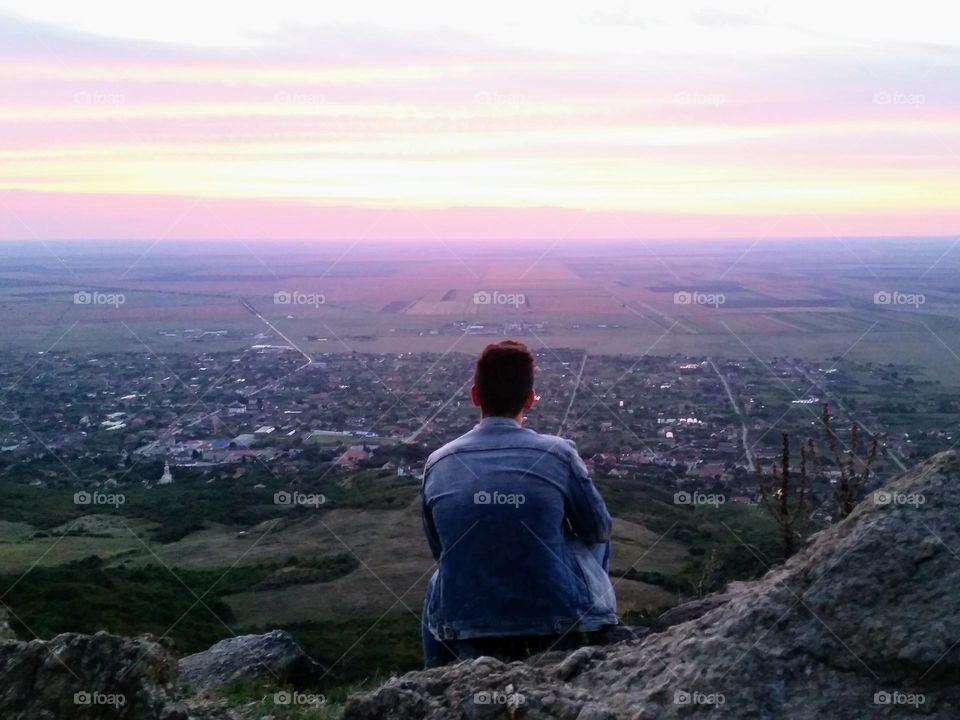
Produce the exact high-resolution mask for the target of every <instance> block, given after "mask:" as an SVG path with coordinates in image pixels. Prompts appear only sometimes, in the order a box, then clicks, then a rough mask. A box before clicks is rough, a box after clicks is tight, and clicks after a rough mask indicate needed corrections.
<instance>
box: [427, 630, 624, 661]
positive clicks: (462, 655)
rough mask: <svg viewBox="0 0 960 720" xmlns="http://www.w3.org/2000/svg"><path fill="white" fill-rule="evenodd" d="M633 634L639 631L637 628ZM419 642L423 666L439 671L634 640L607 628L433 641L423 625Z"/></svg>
mask: <svg viewBox="0 0 960 720" xmlns="http://www.w3.org/2000/svg"><path fill="white" fill-rule="evenodd" d="M637 630H641V632H642V629H640V628H637ZM420 631H421V635H422V640H423V665H424V667H426V668H432V667H440V666H442V665H447V664H449V663H454V662H459V661H460V660H473V659H474V658H478V657H481V656H484V655H485V656H488V657H494V658H497V659H498V660H502V661H504V662H513V661H514V660H524V659H526V658H528V657H530V656H531V655H536V654H537V653H541V652H546V651H549V650H563V651H565V652H570V651H572V650H576V649H577V648H580V647H585V646H587V645H609V644H611V643H613V642H620V641H622V640H629V639H633V638H635V637H638V635H637V634H635V633H634V632H633V630H630V629H627V628H626V627H624V626H622V625H611V626H608V627H605V628H602V629H600V630H596V631H594V632H580V631H577V630H571V631H570V632H568V633H565V634H559V635H518V636H512V637H479V638H466V639H462V640H437V639H436V638H435V637H434V636H433V633H431V632H430V630H428V629H427V626H426V625H425V624H422V625H421V626H420Z"/></svg>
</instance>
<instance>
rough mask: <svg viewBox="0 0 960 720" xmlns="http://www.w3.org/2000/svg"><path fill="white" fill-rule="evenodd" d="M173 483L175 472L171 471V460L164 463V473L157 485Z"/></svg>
mask: <svg viewBox="0 0 960 720" xmlns="http://www.w3.org/2000/svg"><path fill="white" fill-rule="evenodd" d="M172 483H173V474H172V473H171V472H170V461H169V460H167V461H166V462H164V463H163V475H161V476H160V479H159V480H158V481H157V485H171V484H172Z"/></svg>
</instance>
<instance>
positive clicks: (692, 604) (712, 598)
mask: <svg viewBox="0 0 960 720" xmlns="http://www.w3.org/2000/svg"><path fill="white" fill-rule="evenodd" d="M749 586H750V583H746V582H732V583H728V584H727V586H726V587H725V588H724V589H723V590H722V591H721V592H715V593H712V594H710V595H707V596H705V597H702V598H698V599H697V600H690V601H689V602H685V603H681V604H680V605H677V606H676V607H674V608H670V609H669V610H667V611H666V612H664V613H662V614H661V615H660V616H659V617H658V618H657V619H656V620H654V621H653V625H651V626H650V627H651V630H653V631H655V632H659V631H662V630H666V629H667V628H668V627H673V626H674V625H679V624H680V623H685V622H690V621H691V620H696V619H697V618H698V617H700V616H701V615H706V614H707V613H708V612H710V611H711V610H715V609H716V608H718V607H720V606H721V605H726V604H727V603H728V602H730V601H731V600H733V598H735V597H736V596H737V595H738V594H739V593H741V592H743V591H744V590H746V589H747V588H748V587H749Z"/></svg>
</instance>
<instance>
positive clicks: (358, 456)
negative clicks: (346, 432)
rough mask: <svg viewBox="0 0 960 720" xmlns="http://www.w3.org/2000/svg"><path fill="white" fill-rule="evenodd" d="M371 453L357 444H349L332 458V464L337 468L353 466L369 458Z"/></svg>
mask: <svg viewBox="0 0 960 720" xmlns="http://www.w3.org/2000/svg"><path fill="white" fill-rule="evenodd" d="M371 455H372V453H369V452H367V451H366V450H364V449H363V448H362V447H361V446H359V445H351V446H350V447H348V448H347V449H346V450H344V451H343V453H341V455H340V457H338V458H337V459H336V460H334V463H333V464H334V465H336V466H337V467H339V468H353V467H356V466H357V463H359V462H361V461H363V460H367V459H369V458H370V456H371Z"/></svg>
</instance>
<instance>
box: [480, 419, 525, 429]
mask: <svg viewBox="0 0 960 720" xmlns="http://www.w3.org/2000/svg"><path fill="white" fill-rule="evenodd" d="M476 427H478V428H482V429H484V430H491V429H493V428H519V427H522V426H521V425H520V423H518V422H517V421H516V420H514V419H513V418H508V417H498V416H491V417H485V418H483V419H482V420H480V422H479V423H477V426H476Z"/></svg>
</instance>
